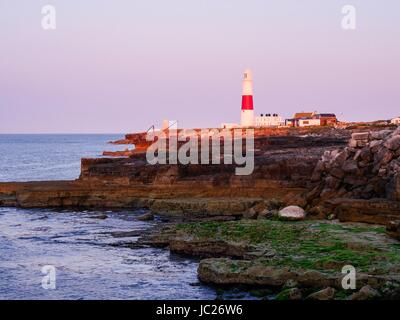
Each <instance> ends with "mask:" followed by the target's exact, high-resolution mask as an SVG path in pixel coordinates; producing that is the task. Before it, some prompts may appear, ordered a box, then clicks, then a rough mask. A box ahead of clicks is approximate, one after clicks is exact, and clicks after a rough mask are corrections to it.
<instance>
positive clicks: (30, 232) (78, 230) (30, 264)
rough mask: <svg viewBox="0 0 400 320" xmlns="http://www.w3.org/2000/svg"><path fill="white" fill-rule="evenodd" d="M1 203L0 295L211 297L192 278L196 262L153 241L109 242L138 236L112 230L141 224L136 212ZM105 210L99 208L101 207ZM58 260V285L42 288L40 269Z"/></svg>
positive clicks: (211, 291)
mask: <svg viewBox="0 0 400 320" xmlns="http://www.w3.org/2000/svg"><path fill="white" fill-rule="evenodd" d="M99 214H100V213H99V212H97V211H96V212H95V211H86V212H74V211H68V210H64V211H58V212H57V211H54V210H21V209H12V208H0V230H1V235H0V252H1V259H0V298H2V299H21V298H22V299H214V298H215V296H216V294H215V290H214V289H212V288H209V287H206V286H199V285H198V284H196V283H197V274H196V269H197V262H196V261H194V260H192V259H187V258H183V257H179V256H175V255H170V253H169V251H168V250H162V249H156V248H135V249H130V248H124V247H119V246H113V244H117V243H121V242H134V241H136V240H137V238H136V237H131V238H115V237H113V236H112V235H111V232H115V231H132V230H144V229H147V228H149V227H151V225H152V224H154V223H157V222H151V223H149V222H140V221H137V220H136V219H135V216H137V215H138V214H140V212H128V211H120V212H107V213H106V214H107V216H108V218H107V219H105V220H101V219H97V218H95V217H96V216H98V215H99ZM101 214H104V213H101ZM45 265H52V266H54V267H55V268H56V289H55V290H51V289H43V288H42V278H43V276H44V274H42V273H41V269H42V267H43V266H45Z"/></svg>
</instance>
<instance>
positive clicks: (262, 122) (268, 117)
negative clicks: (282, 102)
mask: <svg viewBox="0 0 400 320" xmlns="http://www.w3.org/2000/svg"><path fill="white" fill-rule="evenodd" d="M254 125H255V126H256V127H278V126H281V125H283V120H282V117H280V116H279V115H278V114H277V113H273V114H270V113H266V114H261V115H260V116H258V117H255V118H254Z"/></svg>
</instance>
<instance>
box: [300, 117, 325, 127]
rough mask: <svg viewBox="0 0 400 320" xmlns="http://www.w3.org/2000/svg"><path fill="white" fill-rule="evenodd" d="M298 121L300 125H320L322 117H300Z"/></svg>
mask: <svg viewBox="0 0 400 320" xmlns="http://www.w3.org/2000/svg"><path fill="white" fill-rule="evenodd" d="M298 123H299V127H311V126H320V125H321V119H311V118H305V119H298Z"/></svg>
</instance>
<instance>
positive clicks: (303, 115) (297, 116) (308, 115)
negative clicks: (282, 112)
mask: <svg viewBox="0 0 400 320" xmlns="http://www.w3.org/2000/svg"><path fill="white" fill-rule="evenodd" d="M313 115H314V112H297V113H295V114H294V116H293V118H295V119H300V118H311V117H312V116H313Z"/></svg>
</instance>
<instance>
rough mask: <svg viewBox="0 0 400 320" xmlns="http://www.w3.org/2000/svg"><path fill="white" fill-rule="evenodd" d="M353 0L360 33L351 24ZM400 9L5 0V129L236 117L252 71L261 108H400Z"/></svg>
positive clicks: (363, 113) (341, 113) (0, 53)
mask: <svg viewBox="0 0 400 320" xmlns="http://www.w3.org/2000/svg"><path fill="white" fill-rule="evenodd" d="M45 4H53V5H54V6H55V7H56V10H57V29H56V30H55V31H44V30H42V28H41V12H40V11H41V6H42V5H45ZM345 4H352V5H354V6H355V7H356V9H357V29H356V30H352V31H345V30H343V29H342V28H341V19H342V16H343V15H342V13H341V8H342V6H343V5H345ZM399 13H400V2H399V1H398V0H386V1H385V2H384V5H383V2H382V1H378V0H362V1H361V0H357V1H351V3H348V2H346V1H336V0H326V1H320V0H304V1H298V0H291V1H289V0H279V1H278V0H276V1H263V0H259V1H258V0H248V1H247V0H246V1H239V0H218V1H215V0H214V1H213V0H202V1H188V0H170V1H163V0H148V1H132V0H114V1H111V0H107V1H106V0H103V1H101V0H88V1H85V2H84V3H79V2H74V3H72V1H60V0H52V1H37V0H31V1H15V0H5V1H4V0H3V1H2V2H1V3H0V39H1V50H0V133H53V132H54V133H56V132H57V133H69V132H73V133H86V132H90V133H97V132H99V133H100V132H105V133H112V132H118V133H124V132H132V131H140V130H146V129H147V128H148V127H150V126H151V125H152V124H155V125H156V126H159V125H160V124H161V122H162V120H163V119H164V118H168V119H175V120H178V121H179V123H180V126H183V127H212V126H219V124H220V123H221V122H238V121H239V118H240V103H241V97H240V96H241V78H242V72H243V70H244V69H245V68H251V69H252V71H253V76H254V102H255V112H256V113H257V114H258V113H279V114H280V115H282V116H283V117H284V118H288V117H291V116H292V114H293V113H294V112H296V111H302V110H310V111H314V110H318V111H320V112H335V113H336V114H337V115H338V117H339V118H340V119H342V120H348V121H351V120H375V119H389V118H392V117H394V116H399V115H400V105H399V101H400V88H399V84H400V41H399V34H400V19H398V17H399Z"/></svg>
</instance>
